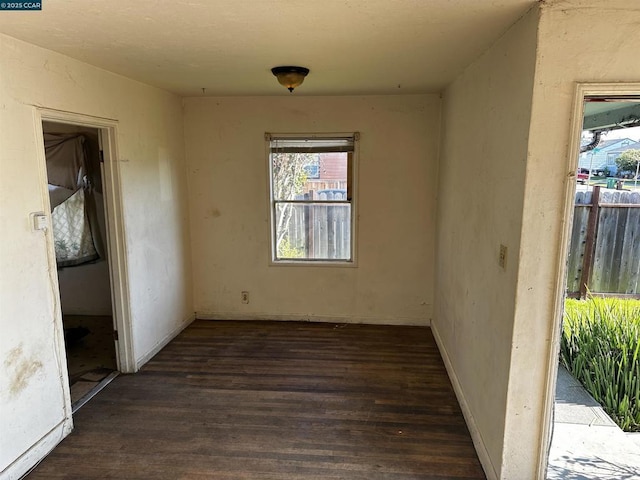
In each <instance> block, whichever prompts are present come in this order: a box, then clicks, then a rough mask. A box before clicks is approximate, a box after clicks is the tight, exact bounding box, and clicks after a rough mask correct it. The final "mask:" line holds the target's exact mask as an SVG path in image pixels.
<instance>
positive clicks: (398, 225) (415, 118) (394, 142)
mask: <svg viewBox="0 0 640 480" xmlns="http://www.w3.org/2000/svg"><path fill="white" fill-rule="evenodd" d="M283 93H284V94H283V95H282V96H279V97H226V98H189V99H186V100H185V101H184V102H185V141H186V145H187V162H188V170H189V193H190V204H191V232H192V249H193V258H194V285H195V305H196V312H197V315H198V316H200V317H203V318H234V319H235V318H237V319H251V318H268V319H283V320H296V319H298V320H300V319H312V320H331V321H341V322H369V323H390V324H391V323H397V324H428V323H429V321H430V319H431V315H432V307H433V262H434V259H433V254H434V239H435V237H434V232H435V220H434V213H435V200H436V194H435V188H436V175H437V168H436V165H437V148H438V136H439V104H440V101H439V98H438V96H436V95H416V96H367V97H300V96H296V95H295V93H294V94H293V95H289V94H288V93H287V92H283ZM352 131H359V132H360V133H361V140H360V158H359V179H358V181H359V184H358V185H359V189H358V190H359V192H358V199H357V200H358V211H359V220H358V247H357V248H358V266H357V267H356V268H349V267H320V266H314V267H303V266H270V265H269V255H270V247H269V217H268V214H269V202H268V198H269V197H268V180H267V175H268V172H267V159H266V151H265V142H264V134H265V132H275V133H283V132H287V133H290V132H302V133H313V132H352ZM243 290H247V291H249V293H250V303H249V304H248V305H243V304H242V303H241V301H240V292H241V291H243Z"/></svg>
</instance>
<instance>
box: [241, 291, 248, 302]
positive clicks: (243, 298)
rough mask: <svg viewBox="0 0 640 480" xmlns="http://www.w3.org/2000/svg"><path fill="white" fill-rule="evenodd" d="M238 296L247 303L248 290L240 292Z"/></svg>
mask: <svg viewBox="0 0 640 480" xmlns="http://www.w3.org/2000/svg"><path fill="white" fill-rule="evenodd" d="M240 298H241V300H242V303H249V292H242V293H241V294H240Z"/></svg>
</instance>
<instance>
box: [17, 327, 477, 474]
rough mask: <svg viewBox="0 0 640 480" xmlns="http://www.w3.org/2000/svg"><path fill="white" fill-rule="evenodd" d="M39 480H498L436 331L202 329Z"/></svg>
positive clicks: (103, 404)
mask: <svg viewBox="0 0 640 480" xmlns="http://www.w3.org/2000/svg"><path fill="white" fill-rule="evenodd" d="M74 422H75V430H74V432H73V433H72V434H71V435H70V436H69V437H68V438H67V439H65V440H64V441H63V442H62V443H61V444H60V445H59V446H58V447H57V448H56V449H55V450H54V451H53V452H52V453H51V454H50V455H49V456H48V457H47V458H46V459H45V460H44V461H43V462H42V463H41V464H40V465H39V466H38V468H37V469H36V470H35V471H34V472H32V473H31V474H30V475H29V476H28V479H29V480H37V479H52V478H55V479H83V480H91V479H98V478H100V479H105V478H118V479H155V480H157V479H171V480H175V479H195V480H200V479H216V480H218V479H219V480H239V479H258V480H285V479H287V480H288V479H291V480H302V479H305V480H307V479H345V480H347V479H348V480H364V479H366V480H382V479H385V480H386V479H394V480H410V479H412V480H413V479H421V480H426V479H434V480H435V479H438V480H443V479H458V480H462V479H467V480H468V479H485V476H484V474H483V472H482V468H481V466H480V463H479V462H478V459H477V456H476V453H475V451H474V448H473V445H472V443H471V438H470V436H469V433H468V430H467V427H466V425H465V423H464V420H463V417H462V414H461V412H460V407H459V406H458V404H457V402H456V398H455V395H454V393H453V389H452V387H451V384H450V383H449V379H448V378H447V375H446V372H445V369H444V365H443V363H442V360H441V358H440V355H439V353H438V350H437V347H436V345H435V342H434V340H433V337H432V335H431V331H430V329H428V328H422V327H394V326H372V325H334V324H320V323H297V322H295V323H294V322H220V321H215V322H214V321H196V322H194V323H193V324H192V325H191V326H189V327H188V328H187V329H186V330H185V331H184V332H183V333H182V334H180V335H179V336H178V337H177V338H176V339H175V340H174V341H172V342H171V343H170V344H169V345H168V346H167V347H166V348H165V349H163V350H162V351H161V352H160V353H159V354H158V355H157V356H156V357H154V358H153V359H152V360H151V361H150V362H149V363H148V364H147V365H146V366H145V367H144V368H143V369H142V370H141V371H140V372H139V373H137V374H135V375H123V376H120V377H118V378H117V379H115V380H114V381H113V382H112V383H111V384H110V385H109V386H108V387H107V388H106V389H105V390H104V391H103V392H101V393H100V394H99V395H98V396H96V397H95V398H94V399H93V400H92V401H91V402H89V403H88V404H87V405H86V406H84V407H83V408H82V409H81V410H80V411H79V412H78V413H77V414H76V415H75V416H74Z"/></svg>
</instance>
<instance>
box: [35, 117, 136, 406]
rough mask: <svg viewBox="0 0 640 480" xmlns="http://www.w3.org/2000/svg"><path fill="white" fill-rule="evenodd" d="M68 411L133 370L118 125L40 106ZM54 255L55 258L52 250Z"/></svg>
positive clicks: (51, 246) (58, 319)
mask: <svg viewBox="0 0 640 480" xmlns="http://www.w3.org/2000/svg"><path fill="white" fill-rule="evenodd" d="M38 113H39V114H40V115H39V117H40V118H39V120H40V124H41V126H42V130H41V131H42V144H43V150H42V151H43V153H44V155H43V158H44V163H45V167H46V168H45V170H44V171H45V172H46V180H45V182H46V187H47V193H48V197H49V198H48V200H49V203H50V211H49V213H50V221H49V225H51V230H52V235H51V236H50V238H51V243H52V244H53V245H50V247H49V250H50V252H53V253H54V256H55V264H56V273H57V275H56V276H55V279H53V280H52V281H53V283H54V284H55V283H56V280H57V289H58V294H59V297H58V298H59V302H58V305H59V311H58V314H57V321H60V322H61V323H62V326H63V329H64V336H65V354H66V360H67V361H66V366H67V372H68V381H69V387H70V388H69V390H70V397H71V408H72V412H73V413H75V411H76V410H77V409H78V408H80V407H81V406H82V405H84V404H85V403H86V402H87V401H89V400H90V399H91V398H92V397H93V396H94V395H95V394H96V393H98V392H99V391H100V390H101V389H102V388H104V387H105V386H106V385H107V384H108V383H109V382H111V381H112V380H113V379H114V378H115V377H116V376H117V374H118V373H119V372H127V373H129V372H134V371H135V370H136V368H135V362H133V358H134V356H133V352H132V349H131V328H130V323H129V318H130V315H129V300H128V299H129V295H128V282H127V263H126V256H125V254H124V252H125V243H124V228H123V227H124V226H123V219H122V208H121V198H120V181H119V178H120V177H119V169H118V164H117V161H116V160H115V159H116V158H117V156H116V151H117V148H116V143H115V138H116V126H117V124H116V122H114V121H111V120H106V119H98V118H93V117H87V116H83V115H77V114H70V113H67V112H57V111H47V110H40V111H39V112H38ZM52 256H53V255H52Z"/></svg>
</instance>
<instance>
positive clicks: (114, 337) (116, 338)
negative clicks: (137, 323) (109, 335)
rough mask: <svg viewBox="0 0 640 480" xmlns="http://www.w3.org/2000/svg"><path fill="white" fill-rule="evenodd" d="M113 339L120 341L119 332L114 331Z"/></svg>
mask: <svg viewBox="0 0 640 480" xmlns="http://www.w3.org/2000/svg"><path fill="white" fill-rule="evenodd" d="M113 339H114V340H115V341H116V342H117V341H118V340H119V338H118V330H114V331H113Z"/></svg>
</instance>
